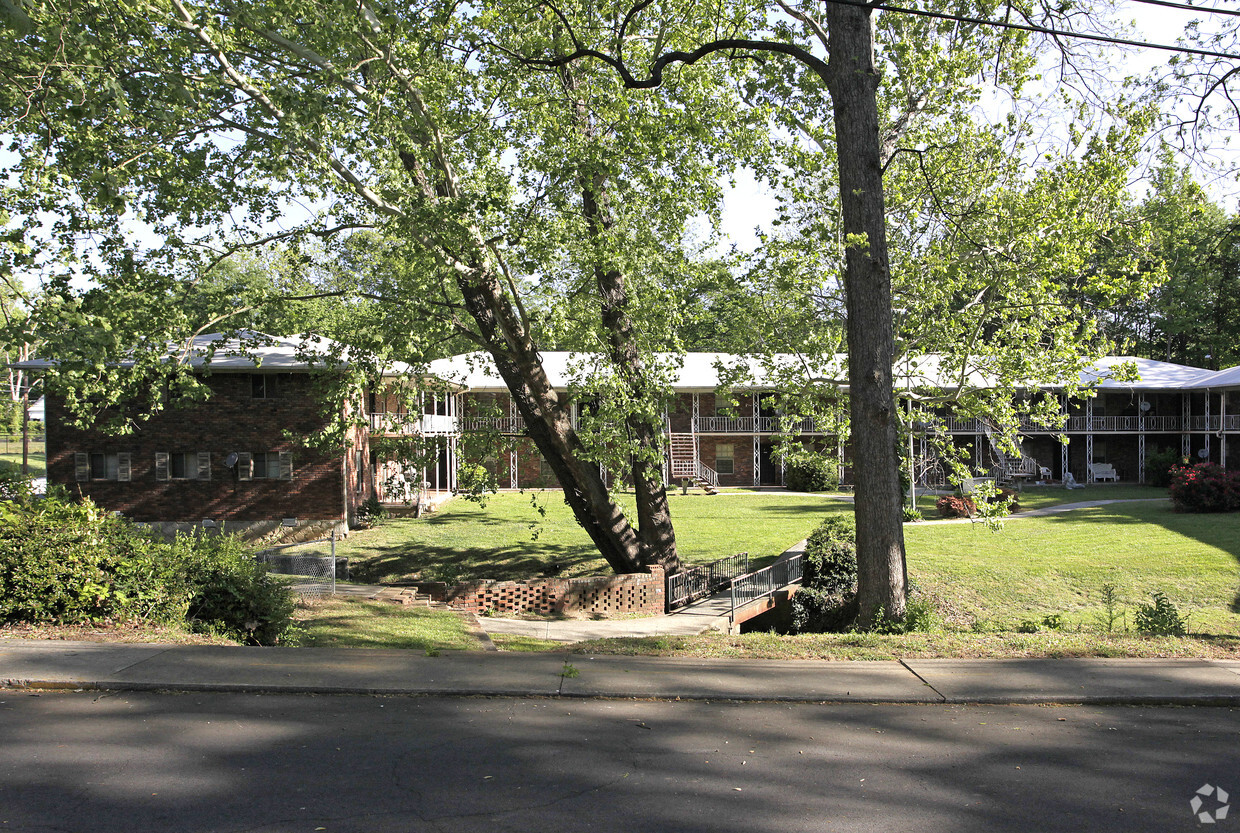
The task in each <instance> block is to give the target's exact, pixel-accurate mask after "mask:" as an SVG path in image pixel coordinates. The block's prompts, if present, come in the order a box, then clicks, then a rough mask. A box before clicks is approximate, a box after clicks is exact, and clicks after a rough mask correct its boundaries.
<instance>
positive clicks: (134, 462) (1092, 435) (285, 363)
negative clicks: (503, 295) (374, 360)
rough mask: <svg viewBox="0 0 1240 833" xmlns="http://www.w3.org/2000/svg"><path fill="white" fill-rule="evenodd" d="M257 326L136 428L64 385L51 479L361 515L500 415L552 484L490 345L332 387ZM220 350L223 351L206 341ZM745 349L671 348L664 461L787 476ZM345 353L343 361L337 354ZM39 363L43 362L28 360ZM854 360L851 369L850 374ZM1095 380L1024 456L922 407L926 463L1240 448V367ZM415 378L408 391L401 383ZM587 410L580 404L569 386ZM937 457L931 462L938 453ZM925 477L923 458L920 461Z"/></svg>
mask: <svg viewBox="0 0 1240 833" xmlns="http://www.w3.org/2000/svg"><path fill="white" fill-rule="evenodd" d="M245 338H246V340H247V342H249V341H250V339H253V338H257V339H258V341H256V342H253V344H251V345H250V346H243V345H240V344H238V343H237V342H235V341H230V340H227V339H224V338H223V337H222V336H220V335H206V336H201V337H200V338H199V339H197V340H196V341H195V343H194V344H193V345H192V346H191V349H190V350H189V351H187V353H186V356H187V358H186V361H187V362H188V363H189V364H190V365H191V366H192V367H193V368H194V369H195V370H197V371H200V372H201V373H202V376H201V379H202V381H203V382H204V383H205V384H207V385H208V386H209V387H210V389H211V394H212V395H211V397H210V398H209V399H208V400H207V401H205V402H203V403H201V404H198V405H195V406H193V407H191V408H189V409H172V410H165V411H162V412H160V413H158V414H156V415H155V416H153V417H152V418H151V419H149V420H148V421H146V422H143V423H141V424H140V425H139V426H138V428H137V430H136V431H134V432H133V433H131V434H128V435H124V436H109V435H107V434H105V433H103V432H102V431H99V430H93V429H86V430H81V429H76V428H72V427H70V426H69V425H68V424H67V421H66V420H65V418H64V404H63V399H62V398H61V397H59V396H57V394H56V392H55V391H54V390H52V391H49V392H48V396H47V452H48V480H49V482H51V483H56V484H61V485H64V486H66V487H67V488H68V489H69V490H70V491H71V492H73V493H75V494H80V495H83V496H87V497H90V498H91V499H92V500H94V501H95V502H96V503H98V504H99V505H101V506H103V507H105V508H107V509H111V510H115V511H119V512H123V513H124V514H126V515H127V516H129V517H131V518H133V519H134V520H136V521H141V522H145V523H149V524H152V525H153V526H156V527H158V528H161V529H163V530H165V531H172V530H178V529H191V528H194V527H202V526H207V527H219V526H223V527H224V528H225V529H229V530H234V531H237V532H241V533H243V534H247V535H249V536H252V537H260V536H261V537H268V536H269V537H275V536H276V535H279V536H280V537H285V536H289V537H292V536H296V537H308V536H315V535H319V534H324V533H326V532H328V531H334V532H337V533H340V534H345V533H347V530H348V528H349V525H350V523H352V522H354V521H355V519H356V516H357V511H358V508H359V507H360V506H361V504H362V503H363V502H365V501H366V500H367V499H369V498H371V497H372V496H373V497H376V498H378V499H379V500H380V501H382V502H385V503H388V504H402V503H404V504H408V503H413V502H418V503H420V502H422V501H423V500H424V499H425V498H427V497H428V496H432V495H436V494H437V495H440V496H446V495H448V494H450V493H452V491H453V490H454V489H455V488H456V485H457V465H458V453H459V452H458V442H459V440H460V437H461V435H462V434H464V433H469V432H478V431H486V432H487V435H488V437H491V438H494V439H492V440H491V442H492V444H493V446H494V447H493V448H490V449H489V450H487V451H486V452H485V453H483V454H482V455H481V458H480V461H481V462H482V463H483V464H484V465H486V466H488V467H489V468H490V470H491V471H492V473H493V474H495V475H496V477H497V480H498V482H499V485H500V486H501V487H507V488H531V487H533V488H538V487H548V488H551V487H555V486H556V485H557V484H556V481H555V479H554V477H553V476H552V475H551V473H550V472H549V471H548V469H547V467H546V466H545V465H544V463H543V461H542V459H541V457H540V455H539V454H538V452H537V450H536V449H535V448H534V447H533V444H532V443H531V442H530V441H529V440H528V439H527V438H525V436H524V423H523V420H522V419H521V418H520V416H519V415H518V414H517V413H516V410H515V408H514V407H513V405H512V402H511V399H510V397H509V394H508V391H507V389H506V388H505V386H504V385H503V383H502V381H501V380H500V379H499V377H498V375H497V374H496V372H495V370H494V367H493V365H491V363H490V362H489V361H487V360H485V359H483V358H482V357H480V356H478V355H477V354H471V355H467V356H456V357H453V358H450V359H443V360H439V361H435V362H432V363H431V364H430V367H429V375H428V376H425V377H422V379H421V380H419V385H420V386H421V387H422V388H423V389H422V390H416V391H415V390H411V389H410V388H408V387H407V386H408V384H409V383H408V381H407V380H408V378H409V368H408V367H405V366H400V367H394V368H392V369H391V371H390V372H389V374H387V376H386V378H385V379H384V381H383V383H382V384H381V385H380V386H379V387H378V388H377V389H376V390H373V391H368V392H366V393H365V394H362V395H359V396H357V397H355V401H344V402H325V401H324V398H323V396H322V395H321V393H320V390H319V389H320V388H321V384H320V383H321V381H322V379H323V378H324V376H325V375H330V374H331V373H332V372H333V366H329V365H327V364H325V362H324V359H322V358H321V357H322V356H328V355H330V356H336V357H341V356H344V357H345V358H337V359H333V361H336V362H338V363H339V362H343V361H347V350H341V349H340V346H339V345H333V344H331V343H330V342H327V341H326V340H324V339H319V338H317V337H310V336H290V337H270V336H262V335H261V334H249V335H247V336H246V337H245ZM208 353H210V354H212V355H213V357H212V359H211V361H210V365H209V367H208V366H206V364H205V363H204V359H203V356H204V355H206V354H208ZM543 361H544V367H545V368H546V370H547V373H548V376H549V378H550V379H551V380H552V383H553V385H554V386H555V387H556V388H557V390H560V391H562V392H564V393H566V394H568V393H569V392H570V389H571V387H572V384H571V381H572V379H573V378H574V377H575V376H578V375H580V373H581V372H582V369H583V368H586V372H589V371H588V366H589V357H588V356H582V355H575V354H569V353H557V352H547V353H544V354H543ZM737 361H744V359H741V358H738V357H735V356H728V355H724V354H716V353H691V354H688V355H686V356H684V357H683V358H682V359H680V360H679V363H678V364H676V365H675V370H674V371H673V373H674V378H673V380H672V389H673V396H672V398H671V400H670V401H669V402H668V403H667V407H666V426H667V428H666V430H667V436H666V451H667V453H666V460H665V467H664V474H665V479H666V480H667V482H669V483H677V482H680V481H681V480H685V479H690V480H696V481H698V482H706V483H711V484H712V485H719V486H763V485H765V486H778V485H781V484H783V482H784V470H783V467H782V466H781V465H780V463H779V462H778V455H776V454H775V453H774V452H775V451H776V450H777V448H778V443H779V441H780V440H779V437H780V435H781V433H782V432H781V428H782V429H784V430H787V429H788V427H789V426H788V425H787V424H786V420H784V418H783V417H782V416H781V415H780V414H779V413H777V412H776V411H775V410H774V409H773V407H772V406H771V400H770V398H769V397H768V396H766V395H765V394H767V393H769V392H770V390H771V388H772V384H771V382H770V381H769V380H768V379H767V378H766V376H765V374H764V372H763V368H762V367H761V365H760V364H758V363H757V362H755V361H750V367H749V371H750V377H751V378H750V381H748V382H746V383H744V384H739V385H733V386H732V387H731V388H730V390H729V392H728V393H727V395H726V396H725V395H724V394H722V393H721V392H720V388H721V386H722V383H723V380H722V379H721V376H720V371H719V368H720V367H721V366H725V365H731V364H735V363H736V362H737ZM1119 361H1132V362H1134V363H1135V364H1136V365H1137V368H1138V371H1139V373H1140V376H1141V380H1140V381H1138V382H1119V381H1116V380H1115V379H1114V378H1111V374H1110V373H1109V370H1108V369H1109V368H1111V367H1113V366H1114V365H1115V363H1117V362H1119ZM337 366H338V365H337ZM24 367H26V369H29V370H38V369H40V368H41V367H42V368H46V367H47V362H46V361H44V362H40V361H32V362H27V363H25V364H24ZM841 375H842V374H841ZM1086 381H1089V382H1091V383H1094V384H1095V385H1096V395H1095V396H1094V397H1093V398H1089V399H1083V400H1069V399H1067V398H1066V397H1062V396H1061V409H1062V413H1063V415H1064V417H1065V424H1064V427H1063V428H1062V429H1061V430H1062V435H1063V436H1064V437H1065V438H1066V440H1067V442H1061V440H1060V433H1061V431H1060V429H1055V430H1052V429H1047V428H1043V427H1040V426H1038V425H1036V424H1033V423H1032V422H1028V421H1026V423H1025V424H1023V425H1022V428H1021V431H1022V434H1021V437H1020V447H1021V454H1020V456H1019V457H1008V456H1007V455H1006V454H1004V453H1003V452H1001V451H999V450H998V449H997V448H996V447H995V443H994V442H993V438H992V437H991V436H990V432H989V430H988V428H987V426H986V424H984V423H983V422H981V421H979V420H973V419H969V420H962V419H954V418H952V417H951V416H950V415H941V414H922V415H921V417H920V419H919V422H920V424H921V426H922V434H921V436H920V437H918V438H916V439H915V440H914V442H915V443H920V446H919V451H920V454H921V458H920V459H921V463H922V464H923V465H925V464H927V462H929V463H930V464H931V465H932V464H933V459H932V457H933V453H932V452H928V451H927V448H926V441H925V433H926V432H928V431H930V430H934V431H940V432H945V433H947V434H949V435H950V437H951V439H952V441H953V442H954V443H956V444H957V445H960V446H962V447H965V448H967V449H968V451H969V453H970V454H971V455H972V462H973V466H974V468H975V470H977V471H979V472H981V471H982V470H989V471H991V472H993V471H994V470H995V469H996V468H999V469H1006V470H1007V474H1008V475H1009V476H1013V477H1027V478H1030V479H1032V478H1038V479H1043V478H1050V479H1054V480H1060V479H1063V478H1065V477H1066V476H1067V475H1069V474H1071V475H1072V476H1073V477H1074V478H1075V479H1076V480H1077V481H1079V482H1083V483H1084V482H1092V481H1094V480H1095V479H1098V478H1096V477H1095V475H1096V474H1098V475H1099V477H1100V476H1102V475H1101V472H1103V471H1105V472H1106V473H1107V474H1106V476H1107V477H1108V478H1109V479H1113V478H1117V479H1120V480H1125V481H1129V482H1142V481H1143V480H1144V462H1145V459H1146V457H1147V455H1148V454H1150V453H1153V452H1154V451H1157V450H1163V449H1175V450H1176V451H1177V452H1178V453H1181V454H1183V455H1184V456H1191V457H1194V458H1196V459H1208V460H1213V461H1214V462H1218V463H1220V464H1222V465H1224V466H1226V467H1235V466H1238V465H1240V368H1231V369H1229V370H1223V371H1218V372H1215V371H1209V370H1205V369H1202V368H1194V367H1186V366H1183V365H1175V364H1169V363H1166V362H1155V361H1150V360H1146V359H1124V358H1108V359H1105V360H1103V361H1102V362H1100V363H1099V365H1098V366H1097V367H1096V368H1095V369H1094V370H1092V371H1091V372H1090V374H1088V376H1087V379H1086ZM400 386H405V389H404V394H405V395H396V394H395V393H394V391H395V390H397V389H398V388H399V387H400ZM569 407H570V416H571V418H572V419H573V420H574V421H576V419H577V418H578V417H579V415H580V413H581V409H582V408H583V407H589V406H588V404H585V405H583V404H582V403H578V402H576V401H571V398H570V406H569ZM334 421H341V422H342V424H345V425H347V426H348V429H347V431H346V432H345V440H344V442H343V444H341V446H340V447H339V448H336V449H334V450H330V451H322V450H315V449H314V447H313V446H311V445H309V444H308V443H307V440H308V439H309V438H313V437H315V436H317V435H320V434H321V433H322V432H323V431H324V429H325V428H327V427H329V426H330V425H331V424H332V423H333V422H334ZM791 429H792V432H793V433H794V434H796V435H797V436H798V438H799V439H800V440H801V441H802V442H804V443H806V444H812V445H813V446H814V447H816V448H818V449H819V450H820V451H822V452H823V453H824V454H830V455H834V456H835V457H836V459H837V461H838V467H839V474H840V476H841V480H842V481H843V482H845V483H847V482H850V478H851V471H852V469H851V467H852V464H853V461H852V460H851V458H850V455H849V450H848V448H847V444H846V443H845V442H844V441H842V440H841V438H840V436H839V435H838V433H836V432H835V431H834V430H833V428H832V427H831V426H823V425H815V424H814V423H813V422H812V421H810V420H802V421H800V422H798V423H797V424H795V425H793V426H791ZM410 439H412V440H414V441H415V442H416V444H417V446H418V447H419V448H420V449H422V453H421V454H420V460H421V461H420V462H419V463H417V464H416V465H411V464H410V463H409V462H407V459H408V458H406V457H400V456H399V455H394V454H391V453H389V451H388V449H390V448H391V446H389V445H386V444H385V443H386V442H387V441H388V440H394V441H397V442H408V441H409V440H410ZM925 471H927V472H928V471H929V468H928V467H927V468H926V469H925ZM919 477H920V474H919Z"/></svg>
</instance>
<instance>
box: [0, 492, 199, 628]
mask: <svg viewBox="0 0 1240 833" xmlns="http://www.w3.org/2000/svg"><path fill="white" fill-rule="evenodd" d="M171 550H172V548H171V547H170V546H169V545H168V544H166V543H162V542H156V541H152V540H149V539H146V538H143V537H141V536H138V535H135V534H133V530H132V527H130V525H129V524H128V523H127V522H125V521H123V520H121V519H120V518H117V517H115V516H112V515H109V514H107V513H105V512H104V511H102V510H101V509H99V508H98V507H96V506H95V505H94V504H92V503H90V502H89V501H87V502H84V503H81V504H77V503H73V502H71V501H68V500H65V499H64V498H63V497H61V496H53V497H49V498H48V499H46V500H42V501H32V502H30V503H29V504H27V505H22V504H19V503H16V502H12V501H7V502H4V503H0V620H4V621H55V622H69V623H73V622H87V621H97V620H103V619H146V620H151V621H167V620H170V619H176V618H178V617H180V616H181V615H183V613H184V609H185V604H186V602H187V601H188V592H187V587H186V585H185V582H184V580H183V579H181V578H180V577H179V575H178V574H177V571H176V570H175V563H174V560H173V559H172V558H170V557H168V556H169V553H170V552H171Z"/></svg>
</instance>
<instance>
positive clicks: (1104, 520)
mask: <svg viewBox="0 0 1240 833" xmlns="http://www.w3.org/2000/svg"><path fill="white" fill-rule="evenodd" d="M1046 517H1047V520H1050V521H1052V522H1054V523H1057V524H1058V523H1073V524H1078V525H1080V524H1089V525H1093V524H1107V525H1111V526H1116V525H1124V526H1127V525H1136V524H1157V525H1158V526H1161V527H1162V528H1163V529H1166V530H1168V531H1170V532H1174V533H1176V534H1178V535H1183V536H1184V537H1185V538H1192V539H1193V540H1195V541H1197V542H1198V543H1200V544H1205V545H1206V546H1208V547H1213V548H1215V549H1217V550H1220V551H1222V552H1225V553H1227V554H1228V555H1230V556H1231V557H1232V558H1233V559H1235V560H1236V563H1237V565H1238V566H1240V512H1226V513H1201V512H1177V511H1175V508H1174V507H1173V506H1172V505H1171V502H1170V501H1167V502H1166V503H1115V504H1109V505H1107V506H1100V507H1095V508H1092V509H1084V510H1080V511H1075V512H1065V513H1064V514H1062V515H1048V516H1046ZM1229 607H1230V610H1231V612H1232V613H1240V586H1238V587H1237V590H1236V595H1235V597H1234V598H1233V599H1232V601H1231V604H1230V606H1229Z"/></svg>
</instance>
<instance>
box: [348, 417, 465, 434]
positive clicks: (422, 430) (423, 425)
mask: <svg viewBox="0 0 1240 833" xmlns="http://www.w3.org/2000/svg"><path fill="white" fill-rule="evenodd" d="M457 430H458V426H457V418H456V417H454V416H445V415H443V414H371V415H370V431H371V433H373V434H387V435H398V436H444V435H448V434H455V433H456V432H457Z"/></svg>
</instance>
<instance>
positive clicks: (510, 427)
mask: <svg viewBox="0 0 1240 833" xmlns="http://www.w3.org/2000/svg"><path fill="white" fill-rule="evenodd" d="M461 428H462V430H464V431H498V432H499V433H501V434H524V433H525V419H524V418H523V417H465V418H463V419H462V420H461Z"/></svg>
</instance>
